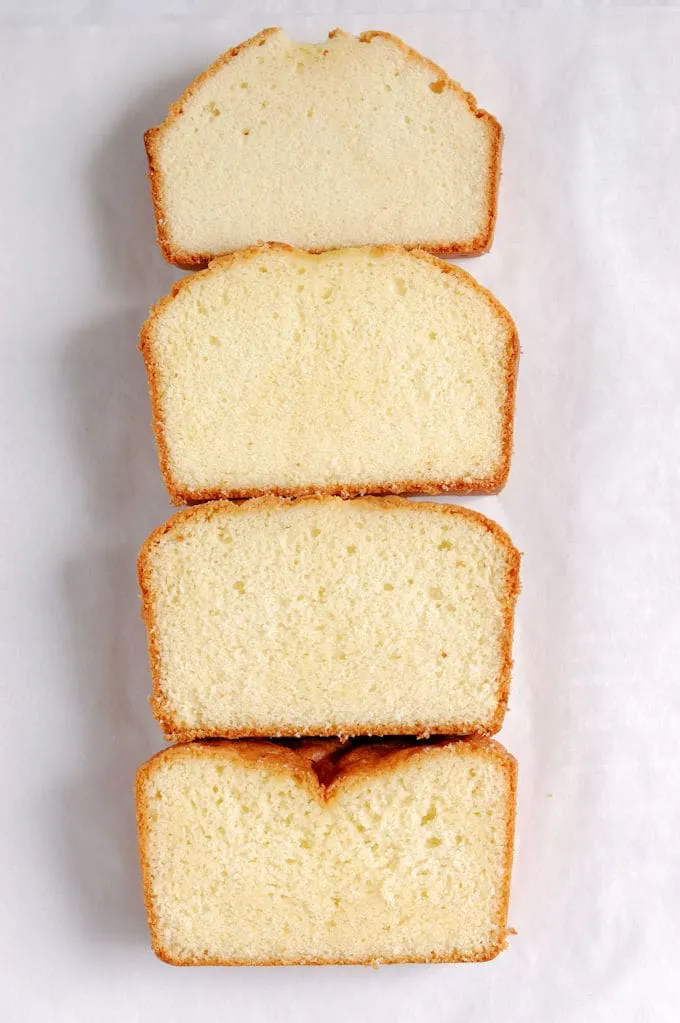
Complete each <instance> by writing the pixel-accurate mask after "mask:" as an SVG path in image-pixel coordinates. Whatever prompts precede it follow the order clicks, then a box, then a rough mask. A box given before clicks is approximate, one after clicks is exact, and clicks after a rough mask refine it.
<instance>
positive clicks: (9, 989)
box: [0, 0, 680, 1023]
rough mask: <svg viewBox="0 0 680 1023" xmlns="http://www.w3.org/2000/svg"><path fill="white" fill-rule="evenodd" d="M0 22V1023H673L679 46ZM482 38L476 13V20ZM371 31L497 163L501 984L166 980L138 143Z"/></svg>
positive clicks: (303, 8) (643, 12)
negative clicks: (437, 67)
mask: <svg viewBox="0 0 680 1023" xmlns="http://www.w3.org/2000/svg"><path fill="white" fill-rule="evenodd" d="M463 7H464V5H462V4H458V3H452V4H446V3H436V2H434V3H426V2H424V0H423V2H420V3H414V4H411V5H408V4H406V5H403V10H410V12H411V13H408V14H405V13H401V14H400V13H398V10H399V5H398V4H396V3H392V4H387V3H383V4H380V3H369V2H368V0H366V2H364V3H362V4H361V6H360V7H353V5H351V4H330V3H324V2H323V0H317V2H316V3H294V2H293V3H286V2H285V0H278V2H277V0H274V2H270V3H269V4H259V3H256V2H253V3H252V5H248V4H243V5H237V4H231V3H228V2H227V0H222V2H220V3H217V2H214V3H210V2H205V3H194V4H190V3H188V2H180V0H176V2H175V3H169V2H166V3H164V2H161V0H154V2H153V3H147V4H142V3H140V2H137V3H133V2H127V3H124V2H119V3H113V2H108V3H107V2H105V0H101V2H99V3H96V2H94V0H93V2H91V3H87V2H84V0H82V2H75V0H74V2H65V3H62V4H53V3H48V2H47V0H43V2H33V3H21V2H8V0H5V3H3V4H2V5H1V6H0V77H1V79H2V85H1V88H0V138H1V140H2V142H1V146H2V151H1V153H0V224H1V227H2V238H1V239H0V264H1V267H0V281H1V282H2V293H3V297H2V306H1V317H2V335H1V339H0V340H1V344H0V389H1V394H0V422H1V425H0V473H1V476H0V478H1V479H2V481H3V484H4V500H3V503H2V504H3V506H2V512H1V514H2V532H1V536H2V543H1V549H2V572H1V575H0V601H1V607H0V621H1V628H2V641H3V647H2V662H1V664H2V673H1V685H2V731H3V739H2V743H1V744H0V766H1V768H2V770H1V772H0V780H1V785H2V798H1V800H0V813H1V815H2V831H1V833H0V887H1V895H2V921H1V925H0V1019H2V1021H4V1023H25V1021H28V1023H33V1021H36V1023H37V1021H40V1023H44V1021H54V1023H62V1021H64V1023H65V1021H69V1023H72V1021H75V1023H119V1021H120V1023H135V1021H147V1020H149V1021H151V1020H156V1019H162V1020H163V1021H165V1023H172V1021H180V1020H181V1021H186V1020H201V1019H206V1020H231V1019H233V1020H238V1021H239V1023H251V1021H264V1020H269V1019H272V1020H277V1021H279V1020H280V1021H287V1020H291V1021H292V1020H295V1021H296V1023H300V1021H306V1020H317V1019H322V1020H327V1021H328V1023H335V1021H343V1023H344V1021H346V1020H348V1019H350V1020H370V1021H375V1023H382V1021H385V1023H387V1021H395V1020H397V1021H402V1020H403V1021H409V1023H410V1021H416V1023H417V1021H426V1020H427V1021H430V1020H432V1021H435V1020H436V1021H440V1020H441V1021H458V1020H460V1021H466V1023H469V1021H474V1023H495V1021H507V1023H515V1021H517V1023H561V1021H564V1023H575V1021H579V1023H580V1021H583V1023H606V1021H616V1023H628V1021H648V1020H649V1021H653V1023H665V1021H671V1020H672V1021H675V1020H676V1019H678V1018H680V1008H678V1007H679V1006H680V971H679V970H678V965H677V958H678V957H677V953H678V916H679V913H680V828H679V825H680V819H679V818H680V814H679V812H678V811H679V804H680V794H679V783H678V775H679V773H680V745H679V743H678V738H679V735H678V732H679V724H680V680H679V678H678V670H679V669H678V665H679V664H680V615H679V612H680V598H679V587H680V485H679V481H678V448H679V444H680V416H679V414H678V406H679V399H680V281H679V275H680V230H679V227H680V199H679V196H680V188H679V187H678V177H679V171H680V117H679V106H680V58H679V57H678V54H679V53H680V13H678V11H677V10H672V9H668V8H664V9H661V8H659V7H657V8H651V7H649V8H636V9H633V8H631V7H627V8H626V9H621V8H616V9H613V8H607V9H600V8H599V7H598V8H596V7H595V6H590V7H585V6H582V7H579V8H578V9H573V10H571V11H567V10H566V9H565V8H564V5H562V4H555V3H553V4H549V5H545V6H543V7H541V5H537V4H533V5H531V6H527V7H526V8H522V9H515V8H514V7H513V6H512V5H509V4H504V5H501V9H497V8H498V7H499V5H494V4H493V3H486V4H484V5H480V6H479V7H478V8H477V9H476V10H465V9H463ZM482 7H483V8H484V9H482ZM277 23H278V24H282V25H283V26H284V27H285V28H286V29H287V31H288V32H289V34H290V35H292V36H294V37H295V36H297V37H299V38H305V39H310V40H314V39H321V38H323V36H324V35H325V33H326V32H327V31H328V30H329V29H331V28H333V27H335V25H336V24H340V25H341V26H342V27H344V28H346V29H347V30H349V31H358V30H363V29H368V28H382V29H387V30H390V31H393V32H396V33H397V34H399V35H401V36H403V37H404V38H405V39H406V40H407V41H408V42H409V43H410V44H411V45H413V46H415V47H416V48H418V49H420V50H422V51H423V52H424V53H425V54H427V55H428V56H430V57H431V58H432V59H434V60H435V61H437V62H438V63H440V64H442V65H443V66H444V67H445V68H446V69H447V70H448V71H449V72H450V73H451V74H452V75H453V77H455V78H457V79H459V80H460V81H461V82H462V83H463V85H464V86H465V87H466V88H467V89H469V90H471V91H472V92H474V93H475V94H476V96H477V98H478V100H479V102H480V104H481V105H482V106H484V107H485V108H487V109H488V110H490V111H492V112H493V113H494V114H495V115H496V116H497V117H498V118H499V119H500V121H501V122H502V124H503V125H504V128H505V132H506V143H505V149H504V155H503V180H502V186H501V193H500V208H499V219H498V229H497V233H496V240H495V244H494V247H493V250H492V252H491V253H490V254H489V255H487V256H485V257H483V258H481V259H478V260H470V261H467V262H466V263H465V267H466V269H468V270H470V271H471V272H472V273H473V274H475V275H476V276H477V277H478V278H479V280H480V281H481V282H482V283H483V284H484V285H485V286H487V287H489V288H490V289H492V290H493V291H494V292H495V293H496V294H497V295H498V297H499V298H500V300H501V301H502V302H504V303H505V304H506V305H507V307H508V308H509V309H510V311H511V313H512V314H513V316H514V317H515V320H516V322H517V325H518V328H519V332H520V336H521V341H522V347H523V358H522V361H521V368H520V377H519V390H518V408H517V428H516V450H515V458H514V465H513V469H512V473H511V477H510V482H509V484H508V486H507V488H506V490H505V491H504V492H503V494H502V495H501V496H500V497H498V498H483V499H479V500H475V501H471V502H469V503H471V504H473V505H474V506H475V507H478V508H479V509H480V510H482V511H484V512H485V513H487V514H488V515H490V516H492V517H495V518H497V519H498V520H499V521H500V522H501V523H502V524H503V525H504V526H505V527H506V528H507V529H508V530H509V531H510V532H511V534H512V535H513V537H514V539H515V541H516V543H517V544H518V546H520V547H521V549H522V550H523V551H524V552H525V559H524V565H523V593H522V596H521V600H520V605H519V613H518V628H517V640H516V647H515V653H516V668H515V673H514V680H513V688H512V694H511V705H510V713H509V715H508V718H507V723H506V725H505V728H504V729H503V732H502V734H501V739H502V740H503V741H504V742H505V743H506V745H507V746H508V747H509V749H510V750H511V751H512V752H513V753H515V755H516V756H517V757H518V760H519V763H520V804H519V819H518V841H517V855H516V868H515V873H514V883H513V891H512V904H511V913H510V924H511V925H512V926H514V927H515V928H516V929H517V930H518V932H519V933H518V935H517V936H516V937H513V938H512V939H511V944H510V948H509V950H508V951H507V952H506V953H504V954H503V955H502V956H501V957H500V958H499V959H498V960H496V961H495V962H492V963H489V964H484V965H479V966H413V967H389V968H383V969H381V970H380V971H379V972H377V973H376V972H374V971H371V970H366V969H361V968H321V969H318V968H317V969H314V968H307V969H269V970H263V969H259V970H227V969H213V970H209V969H204V970H177V969H174V970H173V969H171V968H170V967H167V966H164V965H163V964H161V963H160V962H158V961H156V960H155V959H154V957H153V956H152V954H151V952H150V951H149V948H148V937H147V932H146V926H145V921H144V915H143V909H142V900H141V894H140V886H139V880H138V869H137V861H136V850H135V829H134V812H133V802H132V778H133V774H134V771H135V768H136V767H137V765H138V764H139V763H140V762H141V761H142V760H144V759H145V758H146V757H147V756H148V755H150V754H151V753H153V752H154V751H155V750H157V749H158V748H159V747H160V746H161V745H162V742H161V736H160V732H159V731H158V729H157V727H156V726H155V724H154V722H153V721H152V718H151V715H150V712H149V709H148V705H147V696H148V692H149V677H148V669H147V661H146V650H145V637H144V633H143V628H142V625H141V622H140V620H139V616H138V599H137V588H136V579H135V556H136V553H137V549H138V547H139V545H140V543H141V541H142V540H143V539H144V537H145V536H146V534H147V533H148V532H149V531H150V530H151V529H152V528H153V527H155V526H156V525H158V524H159V523H160V522H161V521H163V519H164V518H165V517H167V515H168V514H169V513H170V507H169V504H168V501H167V498H166V496H165V492H164V490H163V487H162V484H161V481H160V477H159V473H158V469H157V463H156V454H155V448H154V443H153V439H152V434H151V431H150V429H149V415H150V414H149V408H148V402H147V396H146V382H145V375H144V370H143V365H142V361H141V358H140V357H139V354H138V353H137V351H136V343H137V332H138V329H139V326H140V324H141V322H142V320H143V319H144V317H145V314H146V311H147V308H148V306H149V304H150V303H151V302H153V301H155V300H157V299H158V298H159V297H160V296H161V295H162V294H164V293H165V292H166V291H167V290H168V288H169V286H170V284H171V282H172V281H173V279H175V277H176V276H178V274H177V273H176V272H175V271H173V270H172V269H170V268H169V267H167V266H166V265H165V264H164V263H163V260H162V258H161V256H160V254H159V253H158V251H157V249H156V247H155V243H154V227H153V221H152V215H151V208H150V202H149V196H148V190H147V182H146V177H145V174H146V165H145V156H144V151H143V146H142V137H141V136H142V132H143V130H144V129H145V128H147V127H149V126H151V125H152V124H155V123H157V122H158V121H159V120H160V119H161V117H162V116H163V114H164V112H165V110H166V108H167V106H168V104H169V102H170V101H172V100H173V99H175V98H176V96H177V95H178V93H179V91H180V90H181V88H182V87H183V86H184V85H186V84H187V83H188V81H189V80H190V79H191V78H192V77H193V76H194V75H195V73H197V72H198V71H200V70H201V69H202V68H203V67H204V66H205V65H206V64H207V63H208V62H209V61H211V60H212V59H213V58H214V57H215V56H216V55H217V54H218V53H219V52H220V51H222V50H223V49H226V48H227V47H229V46H231V45H233V44H235V43H237V42H240V41H241V40H242V39H245V38H247V37H248V36H249V35H251V34H253V33H254V32H255V31H257V30H259V29H260V28H262V27H263V26H264V25H265V24H277Z"/></svg>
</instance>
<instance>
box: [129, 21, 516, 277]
mask: <svg viewBox="0 0 680 1023" xmlns="http://www.w3.org/2000/svg"><path fill="white" fill-rule="evenodd" d="M279 32H282V29H281V28H279V27H271V28H265V29H263V30H262V31H261V32H258V33H257V35H254V36H252V38H250V39H247V40H246V41H245V42H243V43H240V44H239V45H238V46H234V47H232V48H231V49H230V50H227V51H226V52H225V53H222V54H221V55H220V56H219V57H218V58H217V59H216V60H215V61H214V62H213V63H212V64H211V65H210V66H209V67H208V68H206V70H205V71H203V72H202V73H201V74H200V75H198V77H197V78H195V79H194V81H193V82H192V83H191V84H190V85H189V86H188V87H187V88H186V89H185V90H184V92H183V93H182V95H181V96H180V97H179V99H178V100H176V102H174V103H172V104H171V106H170V108H169V110H168V115H167V117H166V118H165V119H164V120H163V121H162V122H161V123H160V124H159V125H157V126H156V127H154V128H149V129H148V131H146V132H145V134H144V144H145V147H146V153H147V158H148V164H149V167H148V173H149V182H150V186H151V198H152V201H153V207H154V214H155V218H156V232H157V241H158V245H159V248H160V250H161V252H162V253H163V256H164V257H165V259H166V260H167V261H168V262H169V263H172V264H173V265H174V266H177V267H179V268H180V269H182V270H198V269H204V268H205V267H207V266H208V264H209V263H210V261H211V260H212V259H215V257H216V256H220V255H225V254H227V253H228V252H230V251H235V250H234V249H221V250H220V251H212V252H192V251H189V250H187V249H185V248H182V247H181V246H179V245H177V244H175V243H174V242H173V240H172V237H171V230H170V227H169V224H168V216H167V210H166V202H165V180H164V175H163V171H162V167H161V158H160V150H161V145H162V141H163V136H164V135H165V133H166V131H167V130H168V128H170V127H171V126H172V125H174V124H175V123H176V122H178V121H179V120H180V119H181V118H182V117H183V115H184V113H185V109H184V108H185V104H186V103H187V101H188V100H189V99H191V98H192V97H193V96H194V95H195V94H196V93H197V92H198V91H199V90H200V89H201V87H202V86H203V85H204V84H205V83H206V82H207V81H208V80H209V79H210V78H211V77H213V76H214V75H216V74H217V73H218V72H219V71H220V70H221V69H222V68H223V67H224V66H225V65H227V64H228V63H229V62H230V61H233V60H234V58H235V57H237V56H238V55H239V54H240V53H243V52H244V51H246V50H247V49H249V48H251V47H258V46H264V45H265V44H266V42H267V40H268V39H269V38H270V37H271V36H274V35H276V34H277V33H279ZM342 36H345V37H349V33H346V32H343V31H342V30H341V29H339V28H336V29H334V30H333V31H332V32H329V33H328V38H329V39H334V38H336V37H342ZM357 38H358V40H359V41H360V42H362V43H368V44H370V43H371V42H372V41H373V40H374V39H380V40H384V41H386V42H389V43H391V44H392V45H393V46H395V47H396V48H397V49H398V50H399V51H400V52H401V53H402V54H403V55H404V57H405V58H406V60H407V61H409V62H412V63H414V64H416V65H419V66H420V67H421V68H422V69H423V70H425V71H428V72H430V73H431V74H433V75H434V76H435V81H434V83H433V84H435V85H436V86H437V90H436V91H438V92H441V91H444V90H450V91H452V92H454V93H456V94H457V95H458V96H460V97H461V98H462V99H464V100H465V102H466V104H467V105H468V107H469V110H470V112H471V113H472V114H473V115H474V116H475V117H476V118H477V119H479V120H481V121H483V122H484V124H485V125H486V127H487V130H488V133H489V138H490V141H491V146H490V166H489V173H488V180H487V194H486V210H487V216H486V223H485V225H484V227H483V229H482V230H481V231H480V232H479V233H478V234H477V235H476V236H475V237H472V238H470V239H468V240H466V241H460V240H455V239H450V238H449V239H446V238H443V239H441V240H437V241H435V242H432V241H429V240H428V241H415V242H413V243H407V242H404V243H403V244H404V247H405V248H412V249H424V250H425V251H426V252H429V253H432V254H433V255H437V256H442V257H444V258H446V257H452V256H480V255H482V254H483V253H485V252H487V251H488V250H489V248H490V247H491V243H492V241H493V234H494V229H495V226H496V212H497V199H498V185H499V182H500V160H501V149H502V146H503V130H502V128H501V126H500V124H499V123H498V121H497V120H496V119H495V118H494V117H493V116H492V115H491V114H489V113H488V112H487V111H486V110H482V109H481V108H480V107H478V106H477V102H476V99H475V97H474V96H473V95H472V93H470V92H466V91H465V90H464V89H463V88H462V87H461V85H460V84H459V83H458V82H456V81H454V80H453V79H452V78H450V77H449V76H448V75H447V74H446V72H445V71H444V70H443V68H441V67H440V66H439V65H438V64H435V63H434V61H431V60H429V59H428V58H427V57H424V56H423V55H422V54H421V53H419V52H418V51H417V50H414V49H413V48H412V47H410V46H408V45H407V44H406V43H405V42H404V41H403V40H402V39H399V38H398V37H397V36H395V35H392V34H391V33H389V32H379V31H368V32H362V33H360V34H359V35H358V36H357ZM265 240H266V239H258V241H265ZM281 240H283V241H286V240H287V239H281ZM374 241H375V244H380V243H382V242H384V241H385V239H383V238H375V240H374ZM333 248H337V244H335V243H332V244H329V245H327V246H323V247H319V248H310V249H309V251H310V252H323V251H327V250H328V249H333Z"/></svg>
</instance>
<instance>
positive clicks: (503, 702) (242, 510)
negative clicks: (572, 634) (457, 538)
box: [137, 495, 520, 742]
mask: <svg viewBox="0 0 680 1023" xmlns="http://www.w3.org/2000/svg"><path fill="white" fill-rule="evenodd" d="M338 500H340V498H336V497H326V496H321V495H309V496H307V497H304V498H300V499H299V500H298V501H297V502H296V503H298V504H299V503H309V502H318V503H327V502H329V501H338ZM357 500H358V501H361V502H363V503H364V504H367V505H369V506H373V507H376V508H384V507H386V506H388V507H398V508H404V509H408V510H409V511H412V512H413V513H414V514H421V515H423V514H424V515H427V514H434V515H457V516H461V517H462V518H467V519H469V520H470V521H474V522H476V523H478V524H480V525H482V526H484V528H485V529H487V530H488V531H489V532H490V533H491V535H492V536H493V537H494V539H495V540H496V542H497V543H499V544H500V545H501V546H502V547H503V548H504V549H505V552H506V555H507V588H506V592H505V595H504V600H503V609H502V613H503V635H502V651H501V656H502V661H501V669H500V673H499V679H498V702H497V705H496V710H495V712H494V715H493V718H492V719H491V721H489V723H488V724H487V725H483V724H482V725H480V724H479V723H478V722H469V721H429V722H427V721H412V722H409V723H408V724H396V723H395V722H384V723H383V724H378V725H375V724H372V725H365V724H364V725H362V724H361V723H353V724H351V725H349V726H348V725H344V726H341V725H338V724H337V723H335V722H330V723H326V724H325V725H324V724H317V725H315V726H314V727H313V728H310V729H309V730H308V734H314V735H317V736H339V737H340V738H344V737H346V736H348V735H350V734H351V735H352V736H380V735H417V736H420V737H425V738H427V737H429V736H430V735H470V734H482V735H495V734H496V732H498V731H499V730H500V728H501V726H502V724H503V719H504V717H505V712H506V710H507V705H508V697H509V693H510V678H511V673H512V636H513V626H514V616H515V604H516V602H517V597H518V595H519V589H520V583H519V565H520V553H519V551H518V550H517V549H516V548H515V546H514V545H513V543H512V540H511V539H510V537H509V536H508V534H507V533H506V532H505V530H504V529H502V528H501V527H500V526H499V525H498V523H496V522H493V521H492V520H491V519H488V518H487V517H486V516H485V515H482V514H481V513H480V512H477V511H473V510H472V509H471V508H462V507H460V506H459V505H452V504H435V503H434V502H427V501H417V502H416V501H407V500H406V499H405V498H403V497H361V498H357ZM292 503H293V502H292V501H291V500H290V499H288V498H282V497H277V496H273V495H268V496H266V497H260V498H254V499H252V500H250V501H246V502H244V503H242V504H234V503H232V502H230V501H213V502H210V503H208V504H204V505H198V506H196V507H194V508H187V509H185V510H184V511H180V512H177V513H176V514H175V515H173V516H172V518H170V519H168V521H167V522H165V523H164V524H163V525H162V526H159V527H158V528H157V529H155V530H154V531H153V533H151V535H150V536H149V537H148V539H147V540H146V541H145V542H144V544H143V546H142V549H141V551H140V553H139V557H138V559H137V573H138V578H139V588H140V593H141V598H142V619H143V621H144V624H145V626H146V632H147V637H148V645H149V663H150V667H151V678H152V687H153V688H152V697H151V706H152V710H153V715H154V717H155V718H156V720H157V721H158V723H159V725H160V726H161V728H162V730H163V734H164V735H165V737H166V739H168V740H170V741H173V742H188V741H189V740H191V739H211V738H226V739H238V738H263V737H266V736H272V735H273V736H274V737H276V738H286V737H296V736H299V734H300V729H299V728H298V727H296V726H293V725H289V724H286V723H285V722H279V723H278V727H277V728H276V729H275V730H273V731H272V730H268V729H232V730H230V729H223V728H222V729H215V730H214V731H210V730H209V729H205V728H187V727H186V726H185V725H183V724H182V723H181V722H179V721H177V720H176V718H175V716H174V714H173V709H172V707H171V706H170V703H169V701H168V699H167V696H166V695H165V693H164V691H163V680H162V665H161V656H160V650H159V646H158V642H157V639H156V622H155V618H154V607H155V602H154V597H153V586H152V583H151V568H150V559H151V557H152V552H153V549H154V548H155V547H156V546H157V545H158V543H159V541H160V540H161V539H162V538H163V537H164V536H166V535H167V534H168V533H171V532H172V531H173V530H175V529H176V528H177V527H178V526H181V525H182V523H191V522H196V521H197V520H200V519H211V518H212V517H213V516H215V515H224V514H229V515H247V514H252V513H257V512H259V511H266V510H268V509H275V508H285V507H287V506H289V505H290V504H292Z"/></svg>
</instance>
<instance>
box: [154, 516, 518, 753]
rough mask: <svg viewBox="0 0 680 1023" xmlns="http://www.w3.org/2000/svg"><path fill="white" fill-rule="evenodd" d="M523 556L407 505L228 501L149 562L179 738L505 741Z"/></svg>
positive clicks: (170, 535)
mask: <svg viewBox="0 0 680 1023" xmlns="http://www.w3.org/2000/svg"><path fill="white" fill-rule="evenodd" d="M518 571H519V554H518V552H517V551H516V550H515V548H514V547H513V545H512V543H511V542H510V539H509V537H508V536H507V535H506V533H504V532H503V530H502V529H501V528H500V527H499V526H497V525H496V524H495V523H494V522H491V521H490V520H489V519H487V518H485V517H484V516H483V515H480V514H478V513H477V512H473V511H470V510H468V509H465V508H459V507H456V506H455V505H447V504H434V503H425V502H411V501H407V500H405V499H404V498H396V497H392V498H358V499H356V500H354V501H343V500H341V499H340V498H337V497H325V498H324V497H311V498H303V499H300V500H298V501H290V500H286V499H285V498H276V497H269V498H257V499H254V500H251V501H247V502H245V503H243V504H240V505H237V504H232V503H230V502H228V501H218V502H215V503H212V504H205V505H201V506H198V507H196V508H192V509H189V510H188V511H183V512H180V513H179V514H177V515H175V516H174V518H172V519H170V521H169V522H167V523H166V524H165V525H164V526H161V527H160V529H157V530H156V531H155V532H154V533H153V534H152V535H151V536H150V537H149V539H148V540H147V541H146V543H145V544H144V547H143V548H142V551H141V554H140V557H139V580H140V586H141V592H142V602H143V606H142V614H143V617H144V620H145V622H146V626H147V629H148V635H149V650H150V660H151V670H152V675H153V700H152V704H153V710H154V714H155V716H156V718H157V719H158V721H159V722H160V723H161V726H162V728H163V730H164V732H165V734H166V736H167V737H168V738H169V739H175V740H178V739H193V738H206V737H213V736H214V737H217V736H228V737H231V738H234V737H238V736H270V735H274V736H295V735H340V736H350V735H389V734H406V735H409V734H418V735H423V734H430V733H444V734H456V735H468V734H473V733H486V734H492V733H494V732H496V731H497V730H498V729H499V728H500V726H501V724H502V721H503V716H504V713H505V709H506V704H507V699H508V688H509V682H510V668H511V663H512V662H511V643H512V628H513V614H514V608H515V601H516V597H517V592H518V588H519V582H518Z"/></svg>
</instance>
